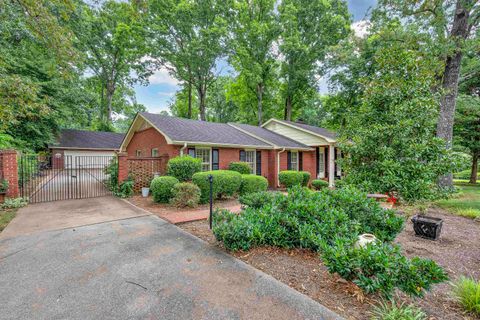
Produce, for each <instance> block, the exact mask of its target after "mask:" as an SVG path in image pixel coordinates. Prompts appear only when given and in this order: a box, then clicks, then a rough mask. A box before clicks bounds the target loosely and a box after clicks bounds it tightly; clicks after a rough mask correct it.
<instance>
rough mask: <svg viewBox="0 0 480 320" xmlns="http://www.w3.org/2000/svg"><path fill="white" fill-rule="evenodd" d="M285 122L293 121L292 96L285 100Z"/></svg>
mask: <svg viewBox="0 0 480 320" xmlns="http://www.w3.org/2000/svg"><path fill="white" fill-rule="evenodd" d="M283 119H284V120H287V121H291V120H292V97H291V96H290V95H288V96H287V98H286V99H285V114H284V116H283Z"/></svg>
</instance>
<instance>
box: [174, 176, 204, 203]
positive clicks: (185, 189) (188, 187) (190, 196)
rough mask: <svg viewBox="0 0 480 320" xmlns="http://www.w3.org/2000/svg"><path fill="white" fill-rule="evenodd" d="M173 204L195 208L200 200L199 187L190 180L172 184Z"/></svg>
mask: <svg viewBox="0 0 480 320" xmlns="http://www.w3.org/2000/svg"><path fill="white" fill-rule="evenodd" d="M170 202H171V203H172V204H173V205H174V206H176V207H179V208H183V207H190V208H195V207H196V206H197V205H198V203H199V202H200V188H199V187H198V186H197V185H196V184H193V183H191V182H179V183H177V184H175V185H174V186H173V198H172V200H171V201H170Z"/></svg>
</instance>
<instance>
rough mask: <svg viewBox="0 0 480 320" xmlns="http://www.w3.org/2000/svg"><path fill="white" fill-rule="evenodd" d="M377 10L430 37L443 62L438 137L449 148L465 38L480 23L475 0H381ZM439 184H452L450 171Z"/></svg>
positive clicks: (431, 45)
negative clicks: (411, 25) (413, 25)
mask: <svg viewBox="0 0 480 320" xmlns="http://www.w3.org/2000/svg"><path fill="white" fill-rule="evenodd" d="M377 12H378V13H380V15H383V16H385V17H387V18H391V17H399V18H400V19H401V21H402V23H404V24H415V25H417V26H420V28H421V29H423V31H424V32H425V33H427V34H428V35H430V36H431V37H432V41H431V42H430V43H429V45H430V48H431V52H432V54H437V57H438V59H440V60H441V61H442V62H443V63H444V68H443V70H442V72H441V73H440V74H439V75H438V77H439V79H441V81H440V84H439V86H438V88H439V89H441V92H442V98H441V100H440V112H439V114H438V121H437V136H438V137H439V138H441V139H443V140H444V141H445V146H446V148H447V149H450V148H451V147H452V139H453V124H454V116H455V107H456V98H457V94H458V81H459V75H460V67H461V62H462V57H463V54H464V50H465V47H466V41H467V40H468V39H469V37H470V36H471V34H472V30H475V29H476V27H478V25H479V23H480V3H479V2H478V1H477V0H449V1H444V0H433V1H431V0H422V1H417V0H407V1H405V0H381V1H380V2H379V5H378V9H377ZM439 185H440V186H442V187H449V186H452V174H451V173H450V174H447V175H445V176H443V177H441V178H440V179H439Z"/></svg>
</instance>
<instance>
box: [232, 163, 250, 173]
mask: <svg viewBox="0 0 480 320" xmlns="http://www.w3.org/2000/svg"><path fill="white" fill-rule="evenodd" d="M228 170H232V171H237V172H240V173H241V174H249V173H252V168H250V166H249V165H248V163H246V162H242V161H238V162H230V164H229V165H228Z"/></svg>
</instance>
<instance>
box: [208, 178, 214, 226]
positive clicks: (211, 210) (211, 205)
mask: <svg viewBox="0 0 480 320" xmlns="http://www.w3.org/2000/svg"><path fill="white" fill-rule="evenodd" d="M208 182H209V183H210V219H209V222H210V230H211V229H212V218H213V176H212V175H209V176H208Z"/></svg>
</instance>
